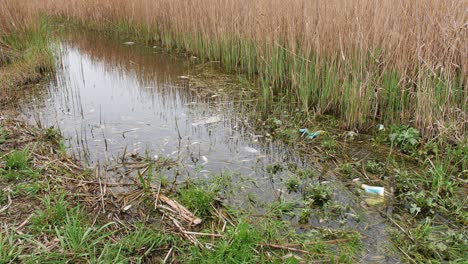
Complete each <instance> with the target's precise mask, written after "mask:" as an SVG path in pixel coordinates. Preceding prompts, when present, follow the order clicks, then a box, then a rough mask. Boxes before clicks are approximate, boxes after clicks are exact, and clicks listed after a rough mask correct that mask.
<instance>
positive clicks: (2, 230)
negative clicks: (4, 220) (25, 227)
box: [0, 226, 23, 263]
mask: <svg viewBox="0 0 468 264" xmlns="http://www.w3.org/2000/svg"><path fill="white" fill-rule="evenodd" d="M18 237H19V236H18V235H17V234H15V233H14V231H13V230H9V229H8V228H6V227H3V226H2V227H0V263H17V262H18V260H19V257H20V255H21V253H22V251H23V248H22V247H21V245H20V243H19V240H18Z"/></svg>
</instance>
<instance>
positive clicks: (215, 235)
mask: <svg viewBox="0 0 468 264" xmlns="http://www.w3.org/2000/svg"><path fill="white" fill-rule="evenodd" d="M183 233H184V234H189V235H197V236H212V237H224V236H223V235H221V234H209V233H199V232H191V231H184V232H183Z"/></svg>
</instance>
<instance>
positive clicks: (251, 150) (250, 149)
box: [244, 147, 260, 154]
mask: <svg viewBox="0 0 468 264" xmlns="http://www.w3.org/2000/svg"><path fill="white" fill-rule="evenodd" d="M244 150H245V151H247V152H249V153H254V154H255V153H259V152H260V151H259V150H256V149H254V148H251V147H244Z"/></svg>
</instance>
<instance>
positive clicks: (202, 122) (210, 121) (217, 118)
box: [192, 115, 223, 126]
mask: <svg viewBox="0 0 468 264" xmlns="http://www.w3.org/2000/svg"><path fill="white" fill-rule="evenodd" d="M222 120H223V118H222V116H220V115H216V116H211V117H208V118H203V119H199V120H197V121H196V122H193V123H192V126H201V125H208V124H213V123H218V122H221V121H222Z"/></svg>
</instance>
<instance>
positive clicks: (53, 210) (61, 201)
mask: <svg viewBox="0 0 468 264" xmlns="http://www.w3.org/2000/svg"><path fill="white" fill-rule="evenodd" d="M42 205H43V209H41V210H38V211H36V212H35V213H34V215H33V217H32V218H31V227H30V228H31V230H32V231H33V232H35V233H43V232H47V233H51V232H54V231H55V227H57V226H61V225H63V224H64V223H65V221H66V219H67V214H69V209H68V208H69V203H68V202H67V201H66V200H65V195H60V196H54V197H51V196H46V197H45V198H44V199H43V201H42Z"/></svg>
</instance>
